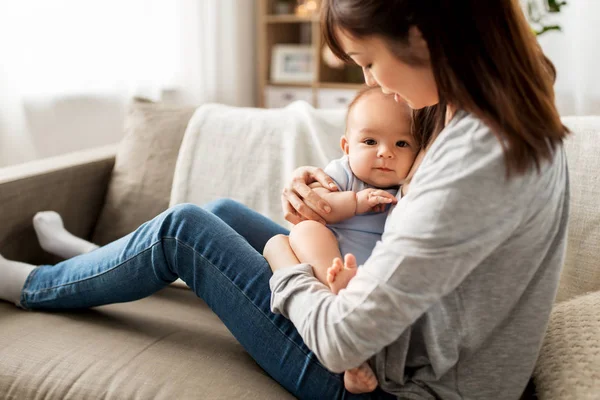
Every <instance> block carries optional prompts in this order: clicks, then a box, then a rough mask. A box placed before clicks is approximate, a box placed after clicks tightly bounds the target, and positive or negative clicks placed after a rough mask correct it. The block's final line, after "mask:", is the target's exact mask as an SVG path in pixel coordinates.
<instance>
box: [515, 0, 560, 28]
mask: <svg viewBox="0 0 600 400" xmlns="http://www.w3.org/2000/svg"><path fill="white" fill-rule="evenodd" d="M566 5H567V2H566V1H561V0H525V1H524V8H525V14H526V15H527V18H528V19H529V22H530V23H531V28H532V29H533V31H534V32H535V34H536V35H538V36H539V35H541V34H543V33H545V32H548V31H561V30H562V29H561V27H560V25H557V24H549V23H548V20H547V18H548V16H549V15H550V14H556V13H559V12H560V10H561V7H563V6H566Z"/></svg>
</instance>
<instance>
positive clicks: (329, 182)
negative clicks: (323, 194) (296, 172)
mask: <svg viewBox="0 0 600 400" xmlns="http://www.w3.org/2000/svg"><path fill="white" fill-rule="evenodd" d="M312 175H313V177H314V179H315V180H316V181H317V182H319V183H320V184H321V186H323V187H324V188H327V189H329V190H332V191H337V190H338V187H337V185H336V184H335V182H334V181H333V179H331V177H330V176H329V175H327V174H326V173H325V171H323V170H322V169H321V168H315V169H314V171H312Z"/></svg>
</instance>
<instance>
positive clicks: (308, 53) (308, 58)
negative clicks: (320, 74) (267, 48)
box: [271, 44, 315, 83]
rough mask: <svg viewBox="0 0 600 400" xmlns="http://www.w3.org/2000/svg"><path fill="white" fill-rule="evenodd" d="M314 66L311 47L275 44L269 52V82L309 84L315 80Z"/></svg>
mask: <svg viewBox="0 0 600 400" xmlns="http://www.w3.org/2000/svg"><path fill="white" fill-rule="evenodd" d="M314 64H315V62H314V50H313V48H312V46H310V45H301V44H276V45H274V46H273V49H272V52H271V82H273V83H311V82H312V81H313V80H314V78H315V71H314V70H315V65H314Z"/></svg>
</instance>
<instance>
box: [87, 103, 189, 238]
mask: <svg viewBox="0 0 600 400" xmlns="http://www.w3.org/2000/svg"><path fill="white" fill-rule="evenodd" d="M194 110H195V108H193V107H177V106H167V105H164V104H160V103H152V102H149V101H146V100H141V99H136V100H134V101H133V102H132V103H131V104H130V106H129V110H128V112H127V116H126V118H125V136H124V138H123V140H122V141H121V143H120V144H119V149H118V152H117V156H116V160H115V167H114V170H113V173H112V177H111V180H110V183H109V186H108V192H107V194H106V199H105V203H104V206H103V208H102V211H101V213H100V217H99V219H98V223H97V224H96V228H95V231H94V234H93V235H92V241H93V242H94V243H97V244H100V245H103V244H106V243H109V242H112V241H113V240H115V239H118V238H120V237H122V236H125V235H126V234H128V233H130V232H132V231H133V230H135V229H136V228H137V227H138V226H139V225H141V224H142V223H144V222H146V221H147V220H149V219H151V218H153V217H155V216H156V215H158V214H159V213H161V212H162V211H164V210H165V209H166V208H167V207H168V205H169V195H170V192H171V184H172V182H173V171H174V169H175V162H176V160H177V153H178V152H179V146H180V145H181V140H182V138H183V133H184V131H185V129H186V127H187V124H188V121H189V120H190V117H191V116H192V114H193V113H194Z"/></svg>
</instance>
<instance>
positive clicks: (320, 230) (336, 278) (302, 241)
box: [290, 221, 356, 294]
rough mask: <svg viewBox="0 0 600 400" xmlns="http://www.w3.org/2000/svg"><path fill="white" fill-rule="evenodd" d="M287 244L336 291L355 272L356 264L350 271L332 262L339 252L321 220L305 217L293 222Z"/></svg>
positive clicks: (319, 277) (331, 235)
mask: <svg viewBox="0 0 600 400" xmlns="http://www.w3.org/2000/svg"><path fill="white" fill-rule="evenodd" d="M290 246H291V247H292V250H294V253H295V254H296V257H298V260H300V262H303V263H308V264H310V265H312V267H313V270H314V273H315V276H316V277H317V279H318V280H320V281H321V282H323V283H324V284H326V285H327V286H329V288H330V289H331V291H332V292H333V293H335V294H337V293H338V292H339V291H340V290H341V289H343V288H345V287H346V285H348V282H349V281H350V279H352V278H353V277H354V275H355V274H356V268H355V269H354V271H352V270H350V269H347V268H344V267H343V265H342V267H341V268H340V266H339V265H336V264H335V263H334V260H335V259H338V260H341V257H342V255H341V254H340V250H339V245H338V242H337V239H336V238H335V236H334V234H333V232H331V231H330V230H329V229H328V228H327V227H326V226H324V225H323V224H320V223H318V222H315V221H304V222H300V223H299V224H297V225H295V226H294V227H293V228H292V230H291V232H290Z"/></svg>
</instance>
